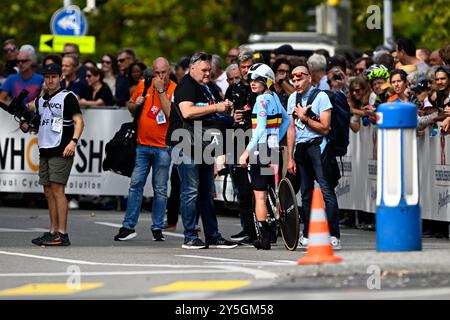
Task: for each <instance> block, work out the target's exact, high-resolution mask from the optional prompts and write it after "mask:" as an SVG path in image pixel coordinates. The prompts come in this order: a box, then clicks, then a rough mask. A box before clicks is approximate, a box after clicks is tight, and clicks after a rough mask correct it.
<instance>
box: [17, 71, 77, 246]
mask: <svg viewBox="0 0 450 320" xmlns="http://www.w3.org/2000/svg"><path fill="white" fill-rule="evenodd" d="M42 73H43V75H44V82H45V86H46V88H47V91H46V92H45V94H44V95H43V96H41V97H39V98H38V99H36V100H35V102H31V103H28V105H27V108H28V109H29V110H30V111H35V112H37V113H38V115H39V118H40V122H39V131H38V145H39V183H40V184H41V185H43V186H44V193H45V197H46V198H47V203H48V210H49V215H50V230H49V232H45V233H44V234H43V235H42V236H41V237H38V238H36V239H33V240H32V241H31V242H32V243H33V244H35V245H39V246H41V245H43V246H68V245H70V241H69V236H68V234H67V231H66V228H67V212H68V205H67V198H66V195H65V186H66V184H67V181H68V180H69V175H70V170H71V168H72V165H73V160H74V156H75V150H76V147H77V144H78V139H79V138H80V136H81V133H82V132H83V128H84V122H83V117H82V115H81V111H80V106H79V104H78V100H77V98H76V97H75V95H74V94H73V93H72V92H71V91H67V90H63V89H61V85H60V81H61V67H60V66H59V65H57V64H50V65H47V66H45V67H44V70H43V72H42ZM21 129H22V131H24V132H27V131H28V129H29V127H28V124H27V123H22V124H21Z"/></svg>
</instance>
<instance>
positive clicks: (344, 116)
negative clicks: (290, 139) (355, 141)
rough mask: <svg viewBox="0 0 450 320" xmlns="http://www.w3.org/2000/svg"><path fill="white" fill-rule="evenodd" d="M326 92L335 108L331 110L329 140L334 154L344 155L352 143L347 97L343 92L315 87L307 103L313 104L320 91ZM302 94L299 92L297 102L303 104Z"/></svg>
mask: <svg viewBox="0 0 450 320" xmlns="http://www.w3.org/2000/svg"><path fill="white" fill-rule="evenodd" d="M321 91H323V92H325V93H326V94H327V95H328V98H329V99H330V102H331V105H332V106H333V109H332V111H331V128H330V132H329V133H328V135H327V138H328V140H329V141H330V142H331V145H330V147H331V148H332V151H333V154H334V156H336V157H342V156H345V155H346V154H347V147H348V145H349V143H350V140H349V130H350V119H351V113H350V106H349V104H348V102H347V98H346V97H345V95H344V94H343V93H342V92H334V91H329V90H320V89H314V90H313V91H312V92H311V94H310V95H309V97H308V101H307V102H306V105H308V106H309V105H311V104H312V102H313V101H314V99H315V98H316V97H317V95H318V94H319V92H321ZM301 98H302V96H301V95H299V94H297V96H296V102H295V104H296V105H297V104H300V105H301Z"/></svg>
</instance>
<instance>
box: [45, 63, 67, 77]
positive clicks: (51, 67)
mask: <svg viewBox="0 0 450 320" xmlns="http://www.w3.org/2000/svg"><path fill="white" fill-rule="evenodd" d="M42 74H58V75H61V74H62V70H61V67H60V66H59V65H57V64H56V63H51V64H48V65H46V66H45V67H44V68H43V69H42Z"/></svg>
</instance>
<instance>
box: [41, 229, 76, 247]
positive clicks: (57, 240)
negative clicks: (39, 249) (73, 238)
mask: <svg viewBox="0 0 450 320" xmlns="http://www.w3.org/2000/svg"><path fill="white" fill-rule="evenodd" d="M41 246H70V240H69V235H68V234H67V233H65V234H64V233H61V232H55V233H53V234H51V236H49V237H48V238H47V239H45V240H42V242H41Z"/></svg>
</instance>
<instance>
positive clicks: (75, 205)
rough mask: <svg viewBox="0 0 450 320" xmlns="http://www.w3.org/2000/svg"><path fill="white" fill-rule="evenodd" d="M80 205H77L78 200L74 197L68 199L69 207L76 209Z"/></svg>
mask: <svg viewBox="0 0 450 320" xmlns="http://www.w3.org/2000/svg"><path fill="white" fill-rule="evenodd" d="M79 207H80V206H79V205H78V201H77V200H76V199H72V200H70V201H69V209H72V210H73V209H78V208H79Z"/></svg>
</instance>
